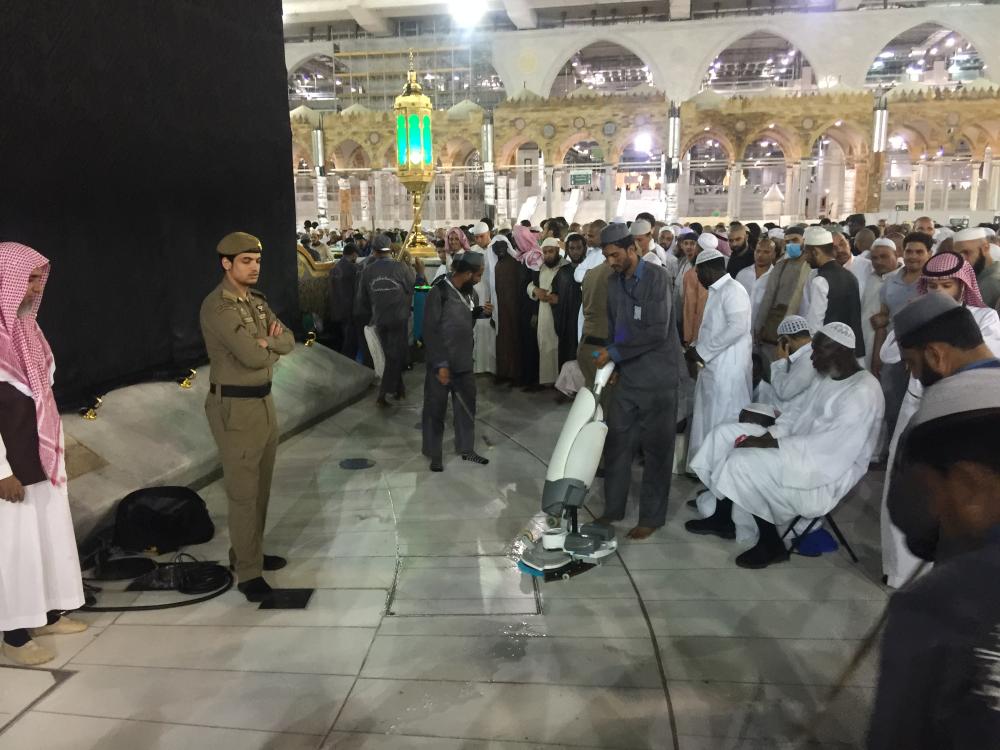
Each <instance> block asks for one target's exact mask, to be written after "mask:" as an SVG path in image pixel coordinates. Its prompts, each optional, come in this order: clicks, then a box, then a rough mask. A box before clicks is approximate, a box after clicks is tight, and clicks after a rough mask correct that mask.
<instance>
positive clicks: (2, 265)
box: [0, 242, 66, 485]
mask: <svg viewBox="0 0 1000 750" xmlns="http://www.w3.org/2000/svg"><path fill="white" fill-rule="evenodd" d="M36 268H44V271H43V278H42V285H43V289H44V284H45V283H46V282H47V281H48V278H49V261H48V259H47V258H45V257H44V256H43V255H41V254H40V253H38V252H36V251H34V250H32V249H31V248H30V247H27V246H26V245H21V244H18V243H16V242H0V370H2V371H3V372H4V374H5V375H6V376H7V377H9V378H11V379H12V380H16V381H18V382H20V383H23V384H25V385H27V386H28V387H29V388H30V389H31V395H32V397H33V398H34V400H35V416H36V419H37V422H38V454H39V457H40V458H41V461H42V469H43V470H44V471H45V473H46V474H47V475H48V477H49V480H50V481H51V482H52V484H55V485H61V484H63V483H64V482H65V481H66V478H65V477H64V476H63V475H62V472H61V471H60V467H61V460H60V459H61V455H62V452H63V445H62V429H61V425H60V422H59V410H58V408H57V407H56V401H55V397H54V396H53V395H52V385H51V372H52V363H53V358H52V349H51V348H49V342H48V341H46V340H45V336H44V335H43V334H42V329H41V328H39V327H38V322H37V321H36V316H37V315H38V308H39V306H40V305H41V303H42V295H38V296H37V297H35V299H34V300H33V301H32V303H31V306H30V307H29V308H28V309H27V310H26V311H24V312H23V313H22V314H21V315H20V316H18V309H19V308H20V307H21V303H22V302H23V301H24V295H25V292H27V290H28V277H29V276H30V275H31V272H32V271H34V270H35V269H36Z"/></svg>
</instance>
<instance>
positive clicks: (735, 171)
mask: <svg viewBox="0 0 1000 750" xmlns="http://www.w3.org/2000/svg"><path fill="white" fill-rule="evenodd" d="M742 174H743V164H742V163H741V162H738V161H735V162H733V163H732V164H730V165H729V201H728V204H727V207H726V213H727V214H729V220H730V221H733V220H736V219H738V218H739V216H740V197H741V195H740V177H741V176H742Z"/></svg>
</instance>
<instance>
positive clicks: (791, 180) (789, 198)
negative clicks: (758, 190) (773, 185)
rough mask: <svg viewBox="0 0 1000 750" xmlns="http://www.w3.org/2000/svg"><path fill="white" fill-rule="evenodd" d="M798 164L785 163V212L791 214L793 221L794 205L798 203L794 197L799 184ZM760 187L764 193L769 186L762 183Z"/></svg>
mask: <svg viewBox="0 0 1000 750" xmlns="http://www.w3.org/2000/svg"><path fill="white" fill-rule="evenodd" d="M798 166H799V165H798V164H786V165H785V214H787V215H789V216H791V217H792V220H793V221H794V220H795V218H796V216H795V207H796V206H797V205H798V201H797V200H796V197H795V194H796V191H797V190H798V184H799V181H798ZM761 187H762V188H763V190H764V193H765V194H766V193H767V191H768V188H769V187H770V186H769V185H762V186H761Z"/></svg>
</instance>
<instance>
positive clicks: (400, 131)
mask: <svg viewBox="0 0 1000 750" xmlns="http://www.w3.org/2000/svg"><path fill="white" fill-rule="evenodd" d="M396 163H397V164H406V117H405V116H404V115H396Z"/></svg>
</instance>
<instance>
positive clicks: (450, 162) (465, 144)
mask: <svg viewBox="0 0 1000 750" xmlns="http://www.w3.org/2000/svg"><path fill="white" fill-rule="evenodd" d="M478 150H479V147H478V146H476V145H475V144H473V143H472V141H470V140H469V139H468V138H464V137H462V136H455V137H453V138H449V139H448V140H447V141H445V143H444V149H443V153H442V152H441V151H439V154H441V156H442V157H443V158H442V159H441V163H442V164H443V165H444V166H446V167H461V166H464V165H465V162H466V160H467V159H468V157H469V155H470V154H471V153H472V152H473V151H478Z"/></svg>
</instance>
